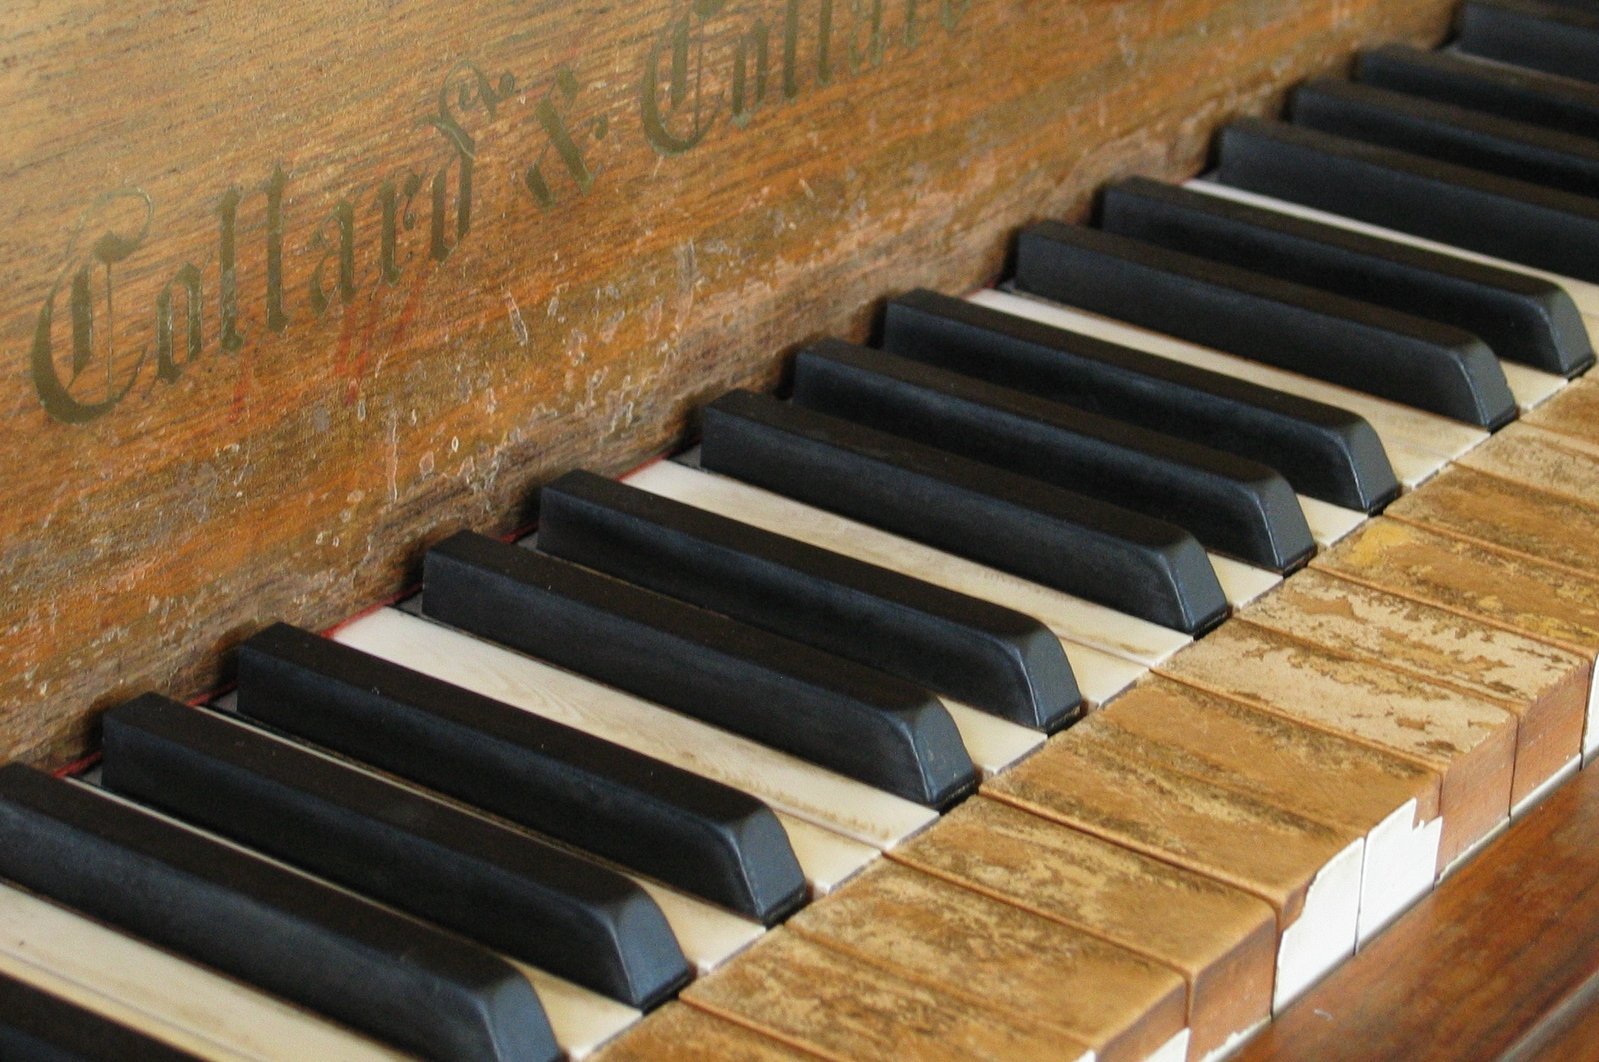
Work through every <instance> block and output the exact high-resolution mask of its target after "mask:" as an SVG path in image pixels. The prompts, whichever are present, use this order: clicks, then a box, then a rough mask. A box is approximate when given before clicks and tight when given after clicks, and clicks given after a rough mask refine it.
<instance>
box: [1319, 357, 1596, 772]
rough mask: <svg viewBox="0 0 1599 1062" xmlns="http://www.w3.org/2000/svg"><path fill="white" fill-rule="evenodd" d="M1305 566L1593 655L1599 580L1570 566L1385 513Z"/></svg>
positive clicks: (1592, 714)
mask: <svg viewBox="0 0 1599 1062" xmlns="http://www.w3.org/2000/svg"><path fill="white" fill-rule="evenodd" d="M1567 390H1568V391H1569V390H1571V388H1568V389H1567ZM1311 566H1312V567H1313V568H1318V569H1321V570H1323V571H1330V572H1336V573H1337V574H1338V575H1341V576H1344V577H1345V578H1348V579H1351V580H1353V581H1355V582H1360V583H1364V584H1366V585H1367V586H1374V587H1377V588H1379V589H1383V590H1387V591H1390V592H1392V593H1396V594H1399V595H1401V596H1403V597H1408V598H1413V599H1415V600H1418V601H1425V602H1428V603H1430V604H1433V605H1438V606H1440V607H1442V608H1446V609H1448V610H1449V611H1451V612H1457V613H1459V614H1461V615H1464V616H1469V617H1471V618H1473V619H1477V620H1481V621H1482V622H1484V623H1488V624H1491V625H1494V626H1501V627H1505V628H1508V629H1510V630H1514V631H1518V632H1520V633H1522V634H1525V635H1527V636H1529V637H1532V638H1536V639H1538V640H1539V641H1543V642H1548V643H1550V644H1553V645H1558V646H1561V647H1563V648H1566V649H1570V650H1572V651H1573V652H1578V653H1581V654H1582V655H1583V656H1584V657H1585V658H1587V659H1589V660H1592V659H1594V658H1595V656H1596V655H1599V580H1595V579H1588V578H1584V577H1582V576H1580V575H1578V574H1576V573H1575V572H1572V571H1570V570H1569V569H1565V568H1560V567H1556V566H1554V565H1550V564H1544V563H1541V562H1538V561H1534V560H1530V559H1528V558H1526V557H1522V556H1518V555H1516V554H1513V553H1509V552H1506V551H1504V550H1498V549H1491V548H1489V547H1487V546H1483V545H1480V544H1477V543H1474V542H1469V541H1467V540H1465V539H1462V538H1459V537H1456V536H1454V535H1446V534H1442V533H1439V532H1435V531H1431V530H1428V529H1426V528H1423V527H1420V526H1418V525H1416V524H1411V523H1405V522H1401V521H1397V520H1389V519H1387V518H1385V517H1384V518H1379V519H1376V520H1373V521H1371V522H1370V523H1369V524H1367V525H1366V526H1365V527H1363V528H1361V529H1360V530H1359V531H1357V532H1355V533H1354V534H1353V535H1351V536H1349V538H1347V539H1345V540H1344V541H1343V542H1341V543H1339V544H1338V545H1337V546H1336V547H1334V548H1333V549H1331V550H1328V551H1327V552H1326V553H1323V554H1322V555H1321V556H1319V557H1317V558H1316V559H1315V560H1313V561H1312V562H1311ZM1596 750H1599V691H1594V692H1590V694H1589V700H1588V716H1587V723H1586V730H1585V733H1584V737H1583V757H1584V759H1585V760H1591V759H1592V758H1593V756H1594V753H1595V751H1596Z"/></svg>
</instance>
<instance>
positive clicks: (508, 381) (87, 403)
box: [0, 0, 1454, 761]
mask: <svg viewBox="0 0 1599 1062" xmlns="http://www.w3.org/2000/svg"><path fill="white" fill-rule="evenodd" d="M1453 7H1454V0H1416V2H1413V3H1406V4H1400V3H1392V2H1387V0H1305V2H1302V3H1295V4H1283V3H1279V2H1276V0H1163V2H1161V3H1150V2H1149V0H881V2H879V0H860V2H853V3H849V4H845V3H843V2H841V0H693V2H690V0H628V2H625V3H609V2H599V0H595V2H586V3H577V4H571V3H555V2H553V0H522V2H508V3H501V4H494V5H488V6H484V5H440V4H436V3H426V2H423V0H386V2H383V3H377V2H371V0H359V2H356V3H341V4H325V3H313V2H310V0H282V2H280V3H277V4H272V5H267V6H260V5H253V6H252V5H240V4H223V5H210V6H207V7H197V6H196V5H192V4H183V3H176V2H173V0H154V2H152V3H149V4H142V5H136V6H134V5H86V4H82V3H76V2H69V0H25V2H22V3H14V4H7V5H4V7H3V9H0V105H3V110H0V113H4V115H5V118H4V119H3V121H4V123H5V133H6V148H7V151H6V163H5V165H4V167H0V204H4V205H3V206H0V211H3V212H4V219H3V223H0V350H3V351H4V353H5V357H6V358H7V362H6V364H7V365H8V366H9V368H8V369H7V371H6V372H5V373H4V374H0V408H3V410H4V416H3V418H0V448H3V449H4V452H5V453H8V454H10V455H11V457H10V464H9V470H8V475H7V476H5V477H4V481H3V486H0V543H3V545H0V586H3V587H4V590H5V592H4V594H3V595H0V756H7V757H9V756H12V755H20V756H23V757H25V758H29V759H33V760H47V761H57V760H60V759H62V758H65V757H68V756H71V755H73V754H75V753H77V752H79V751H81V750H82V749H83V747H84V746H85V744H86V742H88V741H89V740H91V738H92V730H91V725H90V721H91V718H92V709H94V708H96V707H98V706H103V705H106V704H109V703H113V702H115V701H117V700H120V699H122V698H124V697H126V696H127V695H128V694H129V693H131V692H134V691H136V690H142V689H145V688H150V687H154V688H157V689H160V690H162V691H164V692H167V693H170V694H174V695H176V696H179V697H186V696H189V695H192V694H195V693H197V692H200V691H202V690H205V689H207V688H211V687H213V686H215V685H216V684H217V683H218V682H220V681H223V680H224V679H225V677H226V655H225V652H226V650H227V649H228V648H229V647H230V646H231V645H233V644H235V643H236V642H237V641H238V640H240V639H241V638H242V637H244V636H246V635H248V634H249V633H251V632H253V631H254V630H256V629H258V628H260V627H261V626H263V625H264V624H265V623H266V622H268V621H269V620H272V619H278V618H281V619H285V620H289V621H291V622H295V623H298V624H301V625H305V626H310V627H322V626H326V625H328V624H331V623H333V622H335V621H337V620H339V619H341V618H343V617H345V616H347V615H349V614H350V613H351V612H353V611H354V610H356V609H357V608H359V607H362V606H364V605H366V604H368V603H370V602H372V601H373V600H376V599H380V598H382V597H384V596H386V595H388V594H390V593H392V592H394V591H396V590H397V589H398V588H399V587H400V586H402V585H403V584H405V583H406V582H407V581H408V580H409V579H410V578H411V577H412V574H413V565H414V563H415V561H416V558H417V557H418V555H419V551H420V550H421V549H422V548H423V547H424V546H425V545H426V544H427V543H429V542H431V541H434V540H437V539H438V538H439V537H441V536H443V535H444V534H446V533H448V532H449V531H451V530H453V529H455V528H458V527H461V526H466V525H470V526H472V527H475V528H479V529H482V530H486V531H499V532H503V531H506V530H508V529H510V528H512V527H513V526H516V525H518V524H520V523H524V522H525V521H526V520H527V519H528V517H529V503H530V492H531V489H532V488H533V487H535V486H536V485H537V484H538V483H540V482H543V481H545V480H547V479H549V478H550V477H552V476H554V475H555V474H557V473H559V472H562V471H565V470H567V469H570V468H572V467H575V466H579V465H581V466H586V467H590V468H594V469H596V470H600V471H607V472H615V471H619V470H621V469H624V468H626V467H628V466H630V465H632V464H634V463H636V462H638V461H639V460H641V459H642V458H644V457H646V456H648V455H650V454H653V453H657V452H659V451H661V450H662V449H664V448H666V447H669V446H671V445H673V444H674V443H676V442H678V441H680V440H682V439H683V438H684V437H685V434H686V433H687V432H690V431H691V430H692V422H691V417H690V414H691V411H692V410H693V409H694V407H695V406H696V405H697V404H699V403H701V402H703V401H705V400H706V399H707V398H709V397H712V396H714V395H715V394H717V393H718V392H720V391H722V390H724V389H725V388H727V387H730V386H733V385H738V384H753V385H769V384H771V383H772V382H774V381H775V380H776V379H777V377H778V375H779V372H780V366H781V364H782V362H781V358H782V355H783V353H784V351H785V350H787V349H789V348H791V347H793V346H794V345H795V344H797V343H799V342H801V341H803V340H805V339H807V338H809V337H813V336H815V335H817V334H820V333H826V332H840V333H844V334H846V335H851V336H860V335H861V334H863V333H864V331H865V330H866V328H867V326H868V322H869V317H870V314H871V307H872V305H873V302H874V300H876V299H878V298H880V297H881V296H883V295H885V294H888V293H891V292H895V291H899V290H903V289H905V288H908V287H911V286H913V285H917V284H922V285H930V286H933V287H937V288H941V289H943V290H947V291H952V292H958V291H961V290H963V289H966V288H969V287H971V286H973V285H975V284H977V283H979V282H981V281H983V280H984V279H986V278H988V277H990V276H992V275H993V274H994V273H995V272H996V270H997V269H998V268H999V266H1000V263H1001V261H1002V259H1003V257H1004V254H1005V252H1006V247H1007V241H1008V239H1009V235H1010V233H1012V232H1013V231H1014V229H1015V228H1016V227H1017V226H1018V225H1020V224H1021V223H1023V222H1026V221H1028V220H1030V219H1034V218H1039V217H1045V216H1066V217H1070V216H1075V215H1077V214H1079V213H1080V212H1081V211H1082V209H1083V208H1084V205H1085V204H1086V202H1087V200H1088V196H1089V195H1090V193H1091V192H1092V190H1093V189H1094V188H1095V187H1096V186H1097V185H1099V184H1101V183H1102V182H1104V181H1105V180H1107V179H1109V178H1112V177H1116V176H1120V175H1123V174H1127V173H1132V172H1141V173H1148V174H1151V175H1154V176H1159V177H1168V178H1175V177H1181V176H1185V175H1188V174H1191V173H1193V172H1194V171H1195V170H1196V169H1197V168H1198V166H1199V165H1200V164H1201V162H1202V160H1203V158H1204V156H1205V153H1206V150H1207V143H1208V137H1209V132H1210V130H1211V129H1212V128H1213V127H1214V126H1215V125H1216V124H1217V123H1218V122H1220V121H1222V120H1225V119H1227V118H1229V117H1231V116H1233V115H1236V114H1239V113H1246V112H1248V113H1259V112H1263V111H1265V110H1267V109H1269V108H1271V107H1274V106H1275V105H1276V103H1277V101H1278V99H1279V97H1280V93H1281V91H1282V89H1283V88H1284V86H1286V85H1288V84H1289V83H1291V82H1293V81H1295V80H1297V79H1300V78H1302V77H1304V76H1305V75H1307V74H1310V73H1313V72H1317V71H1321V70H1324V69H1327V68H1329V67H1335V66H1337V65H1339V64H1340V63H1342V62H1343V61H1345V59H1346V58H1347V56H1348V55H1349V53H1350V52H1351V51H1352V50H1353V49H1354V48H1355V47H1356V46H1357V45H1360V44H1367V43H1375V42H1380V41H1389V40H1396V39H1404V40H1411V41H1417V42H1431V41H1434V40H1436V39H1437V38H1439V37H1440V36H1441V35H1442V32H1443V29H1444V25H1445V21H1446V17H1447V13H1448V12H1449V11H1450V10H1451V9H1452V8H1453Z"/></svg>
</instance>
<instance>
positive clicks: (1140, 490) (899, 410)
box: [793, 340, 1316, 573]
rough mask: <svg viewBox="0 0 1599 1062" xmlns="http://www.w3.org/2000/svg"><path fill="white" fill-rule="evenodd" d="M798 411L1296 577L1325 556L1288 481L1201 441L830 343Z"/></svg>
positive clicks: (797, 390)
mask: <svg viewBox="0 0 1599 1062" xmlns="http://www.w3.org/2000/svg"><path fill="white" fill-rule="evenodd" d="M793 401H794V404H795V405H798V406H803V407H805V408H807V409H814V410H816V411H817V412H819V413H827V414H830V415H832V416H835V417H843V418H844V419H846V420H853V421H855V422H856V423H859V424H865V425H867V426H869V427H873V428H878V429H880V430H882V431H887V432H892V433H893V434H895V435H901V436H904V437H905V438H907V439H912V440H914V441H916V442H920V443H926V444H927V445H929V446H936V447H938V448H940V449H943V450H948V451H950V452H951V453H957V454H960V455H961V456H962V457H969V458H971V459H972V460H974V461H982V462H983V463H985V464H989V465H994V466H996V467H998V468H1003V469H1006V470H1007V471H1010V472H1016V473H1019V474H1020V475H1024V476H1030V477H1032V478H1033V479H1039V480H1043V481H1044V482H1046V483H1052V484H1054V485H1055V486H1058V487H1064V488H1066V489H1067V490H1071V491H1075V492H1077V493H1080V494H1086V495H1088V496H1089V497H1092V498H1098V499H1100V500H1101V501H1107V502H1110V503H1111V504H1112V505H1119V506H1122V507H1124V508H1127V509H1131V510H1133V511H1134V512H1140V513H1143V514H1145V515H1146V516H1154V517H1157V518H1159V519H1162V520H1169V521H1171V522H1172V523H1174V524H1177V525H1178V526H1180V527H1183V528H1185V529H1186V530H1188V531H1189V532H1190V533H1192V534H1193V536H1194V537H1195V538H1197V539H1199V541H1200V542H1201V543H1203V544H1204V545H1206V546H1208V547H1209V548H1211V549H1214V550H1218V551H1220V552H1223V553H1230V554H1233V555H1235V556H1238V557H1241V558H1243V559H1244V560H1247V561H1249V562H1250V563H1252V564H1256V565H1259V566H1260V567H1263V568H1270V569H1272V570H1273V571H1277V572H1282V573H1287V572H1289V571H1291V570H1293V569H1295V568H1298V567H1300V566H1301V565H1303V564H1304V563H1305V562H1306V561H1308V560H1309V559H1310V557H1311V555H1312V554H1314V553H1315V552H1316V543H1315V540H1314V539H1313V538H1311V535H1310V528H1309V527H1308V526H1307V525H1306V523H1305V514H1304V513H1303V512H1302V511H1301V510H1300V508H1299V499H1298V498H1296V497H1295V496H1294V489H1293V488H1292V487H1290V486H1289V485H1288V481H1287V480H1285V479H1283V478H1282V476H1280V475H1278V474H1277V473H1276V472H1275V471H1274V470H1273V469H1271V468H1269V467H1267V466H1266V465H1263V464H1261V463H1259V462H1258V461H1250V460H1247V459H1245V458H1241V457H1235V456H1234V455H1232V454H1228V453H1223V452H1221V451H1219V450H1212V449H1210V448H1209V447H1205V446H1200V445H1199V444H1197V443H1191V442H1187V441H1186V440H1183V439H1178V438H1174V437H1172V436H1169V435H1162V434H1160V433H1159V432H1154V431H1150V430H1149V429H1147V428H1140V427H1137V426H1135V425H1131V424H1124V423H1122V422H1120V421H1116V420H1112V419H1110V418H1108V417H1101V416H1098V415H1097V414H1094V413H1085V412H1083V411H1082V410H1078V409H1073V408H1072V407H1070V406H1066V405H1062V404H1060V403H1058V402H1051V401H1050V400H1049V399H1047V398H1037V397H1034V396H1032V395H1028V394H1026V393H1024V392H1021V391H1015V390H1012V389H1010V388H1007V387H1000V386H998V385H996V384H991V383H988V382H986V381H984V380H977V379H974V378H972V377H969V376H962V375H960V374H959V373H954V372H950V371H948V370H946V369H939V368H935V367H933V366H931V365H927V364H924V363H922V362H917V361H912V360H910V359H908V358H902V357H899V356H898V355H895V354H888V353H885V352H883V351H880V350H868V349H866V348H863V347H856V346H852V345H851V344H848V343H844V342H841V341H838V340H825V341H823V342H821V343H818V344H815V345H813V346H811V347H808V348H807V349H805V350H803V351H801V352H800V354H799V356H798V357H797V358H796V359H795V362H794V398H793Z"/></svg>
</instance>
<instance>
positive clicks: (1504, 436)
mask: <svg viewBox="0 0 1599 1062" xmlns="http://www.w3.org/2000/svg"><path fill="white" fill-rule="evenodd" d="M1562 397H1563V396H1562ZM1540 412H1541V410H1540ZM1460 464H1461V465H1463V466H1465V467H1466V468H1470V469H1474V470H1476V471H1478V472H1485V473H1487V474H1488V475H1490V476H1498V477H1499V478H1500V479H1505V480H1511V481H1513V482H1516V483H1520V484H1523V485H1525V486H1528V487H1533V488H1536V489H1537V490H1541V491H1547V492H1548V493H1550V494H1558V495H1560V496H1561V497H1563V498H1566V499H1568V500H1570V501H1575V502H1581V503H1583V504H1584V505H1589V506H1593V507H1596V508H1599V431H1593V434H1592V435H1590V436H1588V437H1584V436H1580V435H1569V434H1562V433H1561V432H1558V431H1551V430H1549V429H1548V428H1545V427H1542V426H1539V425H1537V424H1534V423H1531V422H1530V420H1529V422H1527V423H1521V424H1512V425H1510V427H1508V428H1506V429H1505V430H1504V431H1502V432H1500V433H1499V434H1497V435H1495V436H1494V437H1493V438H1492V439H1489V440H1488V441H1487V442H1485V443H1483V444H1482V445H1481V446H1479V447H1477V448H1476V449H1475V450H1473V451H1471V452H1470V453H1468V454H1466V455H1465V456H1464V457H1462V458H1461V459H1460Z"/></svg>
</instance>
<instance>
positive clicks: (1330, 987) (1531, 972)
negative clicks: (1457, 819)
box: [1238, 771, 1599, 1062]
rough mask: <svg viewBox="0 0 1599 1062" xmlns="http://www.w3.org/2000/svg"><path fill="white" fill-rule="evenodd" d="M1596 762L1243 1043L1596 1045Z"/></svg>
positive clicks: (1346, 1053) (1507, 1053)
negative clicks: (1261, 1031)
mask: <svg viewBox="0 0 1599 1062" xmlns="http://www.w3.org/2000/svg"><path fill="white" fill-rule="evenodd" d="M1596 836H1599V771H1583V772H1582V773H1581V774H1579V775H1578V776H1577V777H1576V778H1575V779H1573V780H1572V781H1570V782H1568V783H1567V784H1565V785H1563V786H1561V787H1560V788H1559V789H1558V790H1557V791H1556V792H1555V793H1554V794H1553V795H1552V796H1551V797H1549V799H1548V800H1546V801H1545V802H1544V803H1543V804H1541V805H1539V806H1538V807H1537V808H1535V809H1533V810H1532V811H1531V812H1529V813H1528V814H1527V815H1526V816H1525V817H1523V818H1522V819H1520V820H1518V821H1517V822H1516V824H1515V825H1513V826H1511V828H1510V829H1509V830H1508V831H1507V832H1506V833H1505V834H1504V836H1502V837H1500V838H1498V839H1497V840H1496V841H1495V842H1494V843H1493V844H1492V845H1491V846H1489V847H1488V848H1487V849H1486V850H1485V851H1484V852H1483V853H1482V854H1481V855H1479V856H1478V857H1477V858H1476V859H1474V860H1472V861H1471V862H1470V863H1468V864H1466V865H1465V866H1464V867H1463V868H1462V869H1461V870H1460V871H1459V872H1458V873H1457V874H1455V875H1454V876H1453V877H1451V878H1449V879H1448V880H1446V881H1445V882H1444V883H1443V884H1442V885H1440V886H1439V888H1438V890H1437V891H1436V892H1434V893H1433V894H1432V895H1431V896H1429V897H1427V898H1426V899H1424V900H1422V901H1421V902H1420V903H1418V904H1417V905H1416V906H1415V907H1414V908H1412V909H1411V911H1410V912H1409V913H1408V914H1406V915H1405V916H1404V917H1403V918H1401V919H1400V920H1399V921H1398V922H1396V923H1394V925H1393V926H1391V927H1390V928H1389V929H1388V931H1387V932H1386V933H1385V934H1383V936H1381V937H1379V938H1378V939H1377V940H1376V942H1375V943H1373V944H1372V945H1370V946H1369V947H1367V948H1366V949H1365V950H1364V951H1362V952H1361V953H1360V954H1359V955H1357V956H1355V958H1354V959H1353V960H1352V961H1350V962H1349V963H1347V964H1345V965H1344V966H1343V967H1342V968H1341V969H1339V970H1337V971H1335V972H1334V973H1333V974H1332V975H1331V976H1330V977H1328V978H1327V980H1326V981H1324V982H1323V983H1322V984H1321V985H1320V986H1319V987H1318V988H1316V989H1313V990H1312V991H1311V992H1310V993H1309V994H1308V995H1306V996H1305V997H1304V998H1303V999H1301V1000H1300V1001H1299V1002H1298V1003H1297V1004H1296V1005H1295V1006H1294V1007H1292V1008H1290V1009H1289V1010H1288V1011H1287V1012H1286V1013H1284V1014H1282V1015H1280V1016H1279V1017H1278V1019H1277V1021H1275V1022H1274V1023H1273V1024H1272V1025H1271V1026H1270V1027H1269V1028H1267V1029H1266V1030H1265V1032H1263V1033H1262V1034H1261V1035H1260V1036H1259V1037H1258V1038H1257V1039H1255V1040H1254V1041H1253V1042H1251V1043H1250V1044H1249V1045H1247V1046H1246V1047H1245V1048H1244V1050H1243V1051H1242V1052H1241V1054H1240V1055H1239V1056H1238V1058H1239V1060H1240V1062H1265V1060H1268V1059H1284V1060H1286V1059H1305V1058H1315V1059H1320V1060H1325V1062H1337V1060H1340V1059H1349V1060H1351V1062H1353V1060H1356V1059H1359V1060H1366V1059H1373V1058H1393V1059H1400V1058H1403V1059H1411V1060H1418V1062H1420V1060H1427V1059H1458V1058H1480V1059H1509V1058H1515V1059H1532V1058H1544V1059H1557V1058H1564V1059H1592V1058H1593V1057H1594V1055H1595V1047H1596V1043H1599V1041H1596V1040H1595V1039H1594V1038H1593V1036H1594V1034H1595V1033H1596V1032H1599V934H1596V933H1594V932H1593V927H1594V926H1596V925H1599V846H1596V845H1595V844H1594V838H1595V837H1596Z"/></svg>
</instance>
